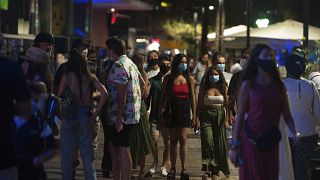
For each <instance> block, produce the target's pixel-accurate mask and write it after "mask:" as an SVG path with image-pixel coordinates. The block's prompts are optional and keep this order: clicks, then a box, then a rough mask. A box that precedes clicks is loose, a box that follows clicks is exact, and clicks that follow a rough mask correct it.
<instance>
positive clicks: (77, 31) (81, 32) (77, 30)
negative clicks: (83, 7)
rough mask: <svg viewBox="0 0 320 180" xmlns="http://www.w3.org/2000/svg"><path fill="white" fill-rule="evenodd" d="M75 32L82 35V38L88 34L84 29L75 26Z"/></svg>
mask: <svg viewBox="0 0 320 180" xmlns="http://www.w3.org/2000/svg"><path fill="white" fill-rule="evenodd" d="M74 32H75V33H76V34H77V35H78V36H80V37H81V38H84V37H85V36H86V33H84V32H83V31H81V30H80V29H79V28H75V29H74Z"/></svg>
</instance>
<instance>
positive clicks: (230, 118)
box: [228, 114, 236, 126]
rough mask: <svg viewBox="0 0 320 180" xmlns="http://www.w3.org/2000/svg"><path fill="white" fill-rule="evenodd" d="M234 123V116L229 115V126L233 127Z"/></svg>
mask: <svg viewBox="0 0 320 180" xmlns="http://www.w3.org/2000/svg"><path fill="white" fill-rule="evenodd" d="M235 122H236V121H235V117H234V115H232V114H230V115H229V119H228V123H229V125H231V126H233V125H234V124H235Z"/></svg>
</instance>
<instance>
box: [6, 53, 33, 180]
mask: <svg viewBox="0 0 320 180" xmlns="http://www.w3.org/2000/svg"><path fill="white" fill-rule="evenodd" d="M0 87H1V88H0V147H1V148H0V180H2V179H17V170H16V157H15V147H14V141H13V137H14V134H15V132H14V123H13V121H12V118H13V116H14V115H15V114H17V115H19V116H21V117H25V118H26V119H27V118H28V115H29V114H30V112H31V101H30V94H29V91H28V87H27V83H26V80H25V77H24V74H23V72H22V70H21V68H20V67H19V66H18V65H17V64H16V63H14V62H12V61H10V60H8V59H4V58H2V57H0Z"/></svg>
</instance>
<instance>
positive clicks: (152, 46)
mask: <svg viewBox="0 0 320 180" xmlns="http://www.w3.org/2000/svg"><path fill="white" fill-rule="evenodd" d="M159 48H160V44H159V43H158V42H152V43H151V44H149V45H148V46H147V50H148V51H152V50H156V51H159Z"/></svg>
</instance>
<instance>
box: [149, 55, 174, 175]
mask: <svg viewBox="0 0 320 180" xmlns="http://www.w3.org/2000/svg"><path fill="white" fill-rule="evenodd" d="M170 64H171V58H170V57H169V56H167V55H161V56H160V57H159V67H160V72H159V73H158V74H157V75H156V76H154V77H152V78H150V79H149V81H150V85H151V87H150V93H149V96H148V98H147V99H146V100H145V102H146V106H147V109H148V110H150V114H149V122H150V132H151V137H152V140H153V144H154V150H153V152H152V155H153V163H152V165H151V168H150V169H149V172H148V176H152V174H154V173H156V169H157V165H158V162H159V157H158V152H159V149H158V142H159V136H160V134H161V136H162V140H163V145H164V150H163V154H162V165H161V167H160V170H161V172H160V174H161V175H162V176H164V177H166V176H167V175H168V172H167V167H166V166H167V165H169V164H170V152H169V150H170V136H169V130H168V128H166V127H164V126H162V127H160V126H158V125H159V116H158V115H159V107H160V99H161V90H162V81H163V78H164V76H166V75H167V73H169V71H170Z"/></svg>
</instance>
